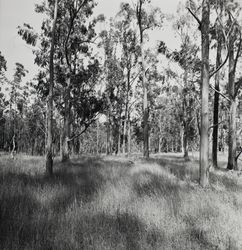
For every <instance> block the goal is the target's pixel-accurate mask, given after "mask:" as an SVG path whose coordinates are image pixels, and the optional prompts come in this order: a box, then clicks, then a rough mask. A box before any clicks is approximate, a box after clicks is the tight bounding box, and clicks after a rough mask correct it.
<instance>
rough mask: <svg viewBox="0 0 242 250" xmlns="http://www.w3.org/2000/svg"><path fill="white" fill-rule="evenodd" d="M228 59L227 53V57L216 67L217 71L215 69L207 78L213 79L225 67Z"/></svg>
mask: <svg viewBox="0 0 242 250" xmlns="http://www.w3.org/2000/svg"><path fill="white" fill-rule="evenodd" d="M228 59H229V51H228V52H227V56H226V58H225V59H224V61H223V62H222V63H221V64H220V65H219V66H218V67H217V69H215V70H214V71H213V72H212V73H210V75H209V78H211V77H213V76H214V75H215V74H216V73H217V72H218V71H219V70H220V69H221V68H222V67H223V66H224V65H225V63H226V62H227V61H228Z"/></svg>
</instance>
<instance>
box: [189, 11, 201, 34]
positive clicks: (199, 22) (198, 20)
mask: <svg viewBox="0 0 242 250" xmlns="http://www.w3.org/2000/svg"><path fill="white" fill-rule="evenodd" d="M187 10H188V11H189V12H190V13H191V15H192V16H193V17H194V18H195V19H196V21H197V22H198V24H199V26H198V29H199V30H201V27H202V22H201V21H200V19H199V18H198V17H197V16H196V15H195V14H194V13H193V12H192V10H191V9H190V8H188V7H187Z"/></svg>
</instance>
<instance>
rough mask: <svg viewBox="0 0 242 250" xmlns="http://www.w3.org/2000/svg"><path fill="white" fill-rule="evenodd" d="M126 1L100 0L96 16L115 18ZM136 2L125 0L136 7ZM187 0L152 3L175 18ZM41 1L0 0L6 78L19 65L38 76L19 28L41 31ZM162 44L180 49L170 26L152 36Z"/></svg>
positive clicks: (0, 43)
mask: <svg viewBox="0 0 242 250" xmlns="http://www.w3.org/2000/svg"><path fill="white" fill-rule="evenodd" d="M123 1H124V0H97V3H98V5H97V6H96V7H95V10H94V15H98V14H104V15H105V16H107V17H112V16H115V14H116V13H117V12H118V10H119V6H120V3H121V2H123ZM135 1H136V0H126V1H125V2H129V3H131V4H132V3H133V2H135ZM180 1H185V0H169V1H165V0H152V1H151V3H152V5H153V6H158V7H160V8H161V11H162V12H163V13H169V14H175V13H176V10H177V6H178V3H179V2H180ZM40 2H42V0H0V51H1V52H2V54H3V56H4V57H5V59H6V60H7V67H8V70H7V73H6V76H7V77H8V78H9V79H11V78H12V75H13V72H14V65H15V63H16V62H19V63H22V64H23V65H24V66H25V68H26V69H27V70H28V71H29V74H28V76H27V78H29V79H32V78H33V76H34V75H35V74H36V73H37V69H38V68H37V66H36V65H34V56H33V54H32V48H31V47H30V46H28V45H26V43H25V42H24V41H23V40H22V39H21V38H20V36H19V35H18V34H17V26H21V25H23V23H29V24H30V25H31V26H33V27H34V28H35V29H36V30H39V29H40V26H41V22H42V19H43V15H41V14H37V13H35V12H34V5H35V4H36V3H40ZM159 39H160V40H163V41H165V42H166V43H167V44H169V47H170V48H172V49H174V48H175V47H176V45H177V42H176V39H175V38H174V33H173V32H172V30H171V29H170V27H169V25H165V27H164V28H163V29H162V31H159V33H158V32H157V31H155V32H153V33H152V37H150V40H152V41H156V40H159Z"/></svg>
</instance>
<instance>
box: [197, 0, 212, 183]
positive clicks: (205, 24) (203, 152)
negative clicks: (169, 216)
mask: <svg viewBox="0 0 242 250" xmlns="http://www.w3.org/2000/svg"><path fill="white" fill-rule="evenodd" d="M209 23H210V3H209V0H203V2H202V21H201V35H202V74H201V77H202V79H201V80H202V91H201V95H202V102H201V138H200V169H199V172H200V180H199V183H200V185H201V186H202V187H205V186H207V185H208V184H209V175H208V174H209V173H208V167H209V151H208V150H209V140H208V127H209V119H208V112H209V105H208V104H209V99H208V98H209Z"/></svg>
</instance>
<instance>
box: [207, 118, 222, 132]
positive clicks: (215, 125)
mask: <svg viewBox="0 0 242 250" xmlns="http://www.w3.org/2000/svg"><path fill="white" fill-rule="evenodd" d="M225 121H226V120H222V121H221V122H219V123H217V124H213V125H212V126H210V127H209V128H208V130H210V129H211V128H214V127H217V126H218V125H220V124H221V123H224V122H225Z"/></svg>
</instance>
